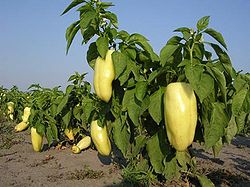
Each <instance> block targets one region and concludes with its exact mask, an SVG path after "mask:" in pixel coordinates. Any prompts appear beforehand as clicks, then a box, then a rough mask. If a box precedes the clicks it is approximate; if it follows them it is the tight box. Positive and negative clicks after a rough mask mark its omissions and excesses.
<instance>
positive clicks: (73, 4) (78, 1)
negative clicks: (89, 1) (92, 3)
mask: <svg viewBox="0 0 250 187" xmlns="http://www.w3.org/2000/svg"><path fill="white" fill-rule="evenodd" d="M83 2H86V1H84V0H74V1H72V2H71V3H70V5H69V6H68V7H67V8H66V9H65V10H64V11H63V13H62V14H61V15H63V14H66V13H67V12H68V11H69V10H71V9H72V8H74V7H76V6H77V5H79V4H81V3H83Z"/></svg>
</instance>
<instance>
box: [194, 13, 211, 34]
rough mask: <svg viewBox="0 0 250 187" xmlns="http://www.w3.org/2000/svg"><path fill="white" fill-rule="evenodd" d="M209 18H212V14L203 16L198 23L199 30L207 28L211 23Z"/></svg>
mask: <svg viewBox="0 0 250 187" xmlns="http://www.w3.org/2000/svg"><path fill="white" fill-rule="evenodd" d="M209 19H210V16H204V17H202V18H201V19H200V20H199V21H198V22H197V24H196V27H197V30H198V31H202V30H204V29H206V28H207V26H208V24H209Z"/></svg>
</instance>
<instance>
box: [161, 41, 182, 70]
mask: <svg viewBox="0 0 250 187" xmlns="http://www.w3.org/2000/svg"><path fill="white" fill-rule="evenodd" d="M178 47H179V46H178V45H170V44H167V45H165V46H164V47H163V48H162V49H161V52H160V64H161V65H162V66H165V65H166V63H168V62H169V59H170V58H171V56H172V55H173V54H174V52H175V51H176V50H177V49H178Z"/></svg>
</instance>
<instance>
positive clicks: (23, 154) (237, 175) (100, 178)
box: [0, 128, 250, 187]
mask: <svg viewBox="0 0 250 187" xmlns="http://www.w3.org/2000/svg"><path fill="white" fill-rule="evenodd" d="M2 129H3V128H2ZM0 136H1V138H0V145H3V143H4V142H3V140H4V141H6V140H7V141H9V142H11V146H10V148H8V146H7V144H6V145H5V146H2V147H1V149H0V173H1V174H0V187H8V186H16V187H26V186H31V187H32V186H36V187H38V186H50V187H53V186H60V187H64V186H65V187H66V186H67V187H68V186H74V187H78V186H81V187H84V186H88V187H99V186H100V187H108V186H110V187H111V186H113V187H117V186H128V185H126V184H124V183H122V177H121V169H120V168H119V167H118V166H117V165H116V164H113V163H112V159H111V158H103V157H101V156H100V155H98V153H97V152H96V151H95V150H92V149H88V150H86V151H83V152H81V153H80V154H73V153H71V150H70V147H69V146H65V147H61V148H58V147H57V148H56V147H55V148H50V149H46V147H45V148H44V150H43V151H42V152H41V153H36V152H34V151H33V150H32V146H31V142H30V136H29V131H24V132H21V133H18V134H14V135H13V136H12V137H9V139H8V138H6V137H4V134H3V133H0ZM193 152H194V154H195V155H196V157H197V164H198V170H199V171H200V172H201V173H203V174H206V175H207V176H208V177H209V178H210V179H211V180H212V181H213V182H214V183H215V184H216V186H242V187H247V186H250V138H246V137H241V136H238V137H237V138H235V139H234V140H233V143H232V145H228V146H226V147H224V148H223V150H222V152H221V153H220V155H219V157H218V158H213V156H212V153H211V152H206V151H204V150H203V149H202V147H201V146H199V145H198V144H194V148H193ZM175 186H179V185H178V184H176V185H175Z"/></svg>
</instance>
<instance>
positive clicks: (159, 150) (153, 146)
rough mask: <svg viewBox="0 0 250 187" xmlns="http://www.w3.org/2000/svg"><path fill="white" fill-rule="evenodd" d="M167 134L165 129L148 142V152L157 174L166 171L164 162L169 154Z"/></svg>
mask: <svg viewBox="0 0 250 187" xmlns="http://www.w3.org/2000/svg"><path fill="white" fill-rule="evenodd" d="M166 139H167V137H166V133H165V132H164V129H160V130H159V131H158V133H156V134H155V135H154V136H152V137H151V138H150V139H149V140H148V141H147V146H146V149H147V152H148V156H149V159H150V163H151V164H152V166H153V168H154V170H155V172H156V173H162V172H163V170H164V165H163V160H164V158H165V157H166V154H167V152H168V145H167V143H166Z"/></svg>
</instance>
